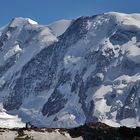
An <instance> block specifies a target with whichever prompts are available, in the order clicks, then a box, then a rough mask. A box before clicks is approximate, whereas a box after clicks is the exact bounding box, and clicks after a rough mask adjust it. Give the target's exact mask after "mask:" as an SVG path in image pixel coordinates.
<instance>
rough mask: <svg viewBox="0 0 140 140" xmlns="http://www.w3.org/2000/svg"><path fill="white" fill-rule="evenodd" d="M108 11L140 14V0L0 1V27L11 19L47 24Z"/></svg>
mask: <svg viewBox="0 0 140 140" xmlns="http://www.w3.org/2000/svg"><path fill="white" fill-rule="evenodd" d="M108 11H116V12H125V13H140V0H0V26H3V25H5V24H7V23H8V22H9V21H10V20H11V19H12V18H13V17H29V18H31V19H33V20H35V21H37V22H38V23H40V24H48V23H51V22H53V21H56V20H59V19H73V18H76V17H79V16H82V15H95V14H100V13H104V12H108Z"/></svg>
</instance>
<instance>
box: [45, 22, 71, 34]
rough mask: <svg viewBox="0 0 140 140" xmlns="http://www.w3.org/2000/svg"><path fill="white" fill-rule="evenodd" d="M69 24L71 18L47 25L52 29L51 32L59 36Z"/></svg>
mask: <svg viewBox="0 0 140 140" xmlns="http://www.w3.org/2000/svg"><path fill="white" fill-rule="evenodd" d="M70 24H71V20H64V19H63V20H59V21H56V22H54V23H52V24H50V25H48V27H49V28H50V29H51V30H52V31H53V33H54V34H55V35H56V36H60V35H62V34H63V33H64V32H65V31H66V30H67V28H68V27H69V26H70Z"/></svg>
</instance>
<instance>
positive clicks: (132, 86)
mask: <svg viewBox="0 0 140 140" xmlns="http://www.w3.org/2000/svg"><path fill="white" fill-rule="evenodd" d="M139 73H140V14H123V13H116V12H110V13H104V14H101V15H96V16H91V17H80V18H78V19H75V20H72V21H69V20H60V21H57V22H55V23H53V24H51V25H48V26H44V25H38V24H37V23H36V22H34V21H32V20H31V19H28V18H14V19H13V20H12V21H11V22H10V23H9V24H8V25H6V26H5V27H3V28H1V29H0V102H1V106H2V107H1V112H3V110H4V109H5V110H4V112H6V113H8V114H10V115H18V116H19V117H20V118H21V119H22V121H23V122H31V123H32V124H33V125H35V126H38V127H64V128H65V127H66V128H67V127H76V126H79V125H81V124H84V123H88V122H104V123H106V124H108V125H112V126H120V125H125V126H129V127H135V126H139V125H140V74H139ZM3 108H4V109H3ZM1 124H2V123H1Z"/></svg>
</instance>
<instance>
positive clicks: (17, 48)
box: [4, 44, 22, 61]
mask: <svg viewBox="0 0 140 140" xmlns="http://www.w3.org/2000/svg"><path fill="white" fill-rule="evenodd" d="M21 52H22V49H21V48H20V46H19V45H18V44H17V45H15V46H14V47H12V48H11V49H10V50H9V51H8V52H7V53H6V54H5V55H4V61H6V60H8V59H9V58H10V57H12V56H14V55H15V54H18V53H21Z"/></svg>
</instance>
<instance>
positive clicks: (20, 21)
mask: <svg viewBox="0 0 140 140" xmlns="http://www.w3.org/2000/svg"><path fill="white" fill-rule="evenodd" d="M27 24H32V25H37V24H38V23H37V22H36V21H33V20H32V19H30V18H22V17H17V18H13V20H12V21H11V23H10V24H9V26H10V27H22V26H24V25H27Z"/></svg>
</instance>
